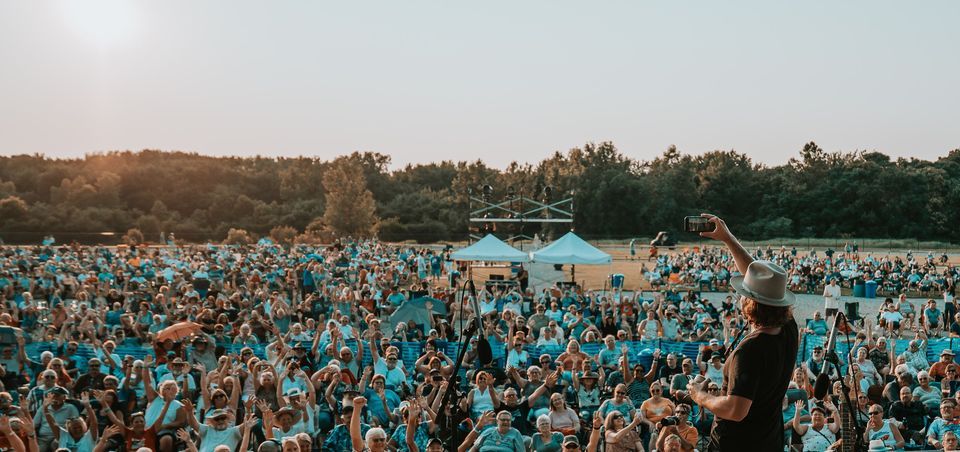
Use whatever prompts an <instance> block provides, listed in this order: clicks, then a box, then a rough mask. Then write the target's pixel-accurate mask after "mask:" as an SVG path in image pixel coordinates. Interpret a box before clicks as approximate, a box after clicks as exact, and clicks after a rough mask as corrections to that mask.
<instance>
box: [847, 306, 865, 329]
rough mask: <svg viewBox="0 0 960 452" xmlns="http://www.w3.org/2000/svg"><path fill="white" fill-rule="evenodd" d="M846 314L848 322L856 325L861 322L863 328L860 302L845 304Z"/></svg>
mask: <svg viewBox="0 0 960 452" xmlns="http://www.w3.org/2000/svg"><path fill="white" fill-rule="evenodd" d="M843 307H844V313H845V314H846V316H847V322H850V323H854V322H860V327H861V328H862V327H863V320H864V318H863V317H860V302H859V301H848V302H845V303H844V304H843Z"/></svg>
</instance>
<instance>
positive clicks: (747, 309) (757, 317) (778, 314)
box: [741, 297, 793, 328]
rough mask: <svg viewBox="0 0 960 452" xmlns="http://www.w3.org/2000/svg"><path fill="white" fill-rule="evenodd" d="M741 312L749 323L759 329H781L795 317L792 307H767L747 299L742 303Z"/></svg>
mask: <svg viewBox="0 0 960 452" xmlns="http://www.w3.org/2000/svg"><path fill="white" fill-rule="evenodd" d="M741 311H742V312H743V316H744V317H745V318H746V319H747V321H748V322H750V323H752V324H754V325H756V326H758V327H767V328H779V327H782V326H783V325H786V323H787V322H789V321H790V318H791V317H793V308H791V307H790V306H770V305H765V304H763V303H758V302H757V301H756V300H754V299H752V298H747V297H744V298H743V301H742V302H741Z"/></svg>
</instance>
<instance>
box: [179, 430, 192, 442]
mask: <svg viewBox="0 0 960 452" xmlns="http://www.w3.org/2000/svg"><path fill="white" fill-rule="evenodd" d="M177 438H179V439H180V441H183V442H184V443H189V442H191V441H190V434H189V433H187V431H186V430H184V429H182V428H181V429H177Z"/></svg>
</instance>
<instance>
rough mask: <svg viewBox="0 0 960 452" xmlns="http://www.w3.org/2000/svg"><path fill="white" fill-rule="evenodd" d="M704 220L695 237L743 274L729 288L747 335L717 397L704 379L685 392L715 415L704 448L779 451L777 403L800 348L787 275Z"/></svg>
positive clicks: (713, 218) (728, 361) (719, 226)
mask: <svg viewBox="0 0 960 452" xmlns="http://www.w3.org/2000/svg"><path fill="white" fill-rule="evenodd" d="M703 216H704V217H705V218H707V219H708V220H709V221H710V222H711V223H713V225H714V230H713V231H710V232H701V233H700V235H701V236H702V237H707V238H712V239H715V240H719V241H721V242H723V243H724V244H725V245H726V246H727V248H728V249H729V250H730V253H731V254H732V255H733V258H734V261H735V262H736V264H737V269H738V270H739V271H740V273H742V276H736V277H733V278H731V280H730V285H731V287H733V288H734V290H735V291H736V292H737V294H739V295H740V310H741V312H742V313H743V316H744V317H745V318H746V320H747V322H748V323H749V324H750V332H749V333H748V334H746V335H745V336H744V337H743V339H742V340H741V341H740V342H739V343H735V344H732V345H731V347H735V348H734V349H733V351H732V352H731V353H730V356H729V357H728V358H727V359H726V363H725V365H724V366H723V382H722V383H721V385H722V386H721V388H722V389H721V391H720V394H717V395H715V394H710V393H708V392H707V391H706V390H705V388H706V386H707V384H708V381H709V380H705V381H700V382H698V381H692V382H690V383H689V384H688V385H687V389H688V390H689V391H690V396H691V397H692V398H693V400H694V401H695V402H696V403H697V404H699V405H701V406H702V407H704V408H705V409H708V410H710V411H711V412H712V413H714V416H715V421H714V425H713V431H712V433H711V434H710V443H709V446H708V450H711V451H742V450H783V445H784V434H783V423H782V414H781V410H782V406H781V404H782V401H783V396H784V394H785V393H786V391H787V385H788V384H789V382H790V376H791V374H792V373H793V367H794V359H795V357H796V356H797V348H798V346H799V331H798V329H797V323H796V321H795V320H794V318H793V313H792V311H791V308H790V307H791V305H793V303H794V300H795V297H794V294H793V293H792V292H790V291H788V290H787V272H786V271H785V270H784V269H783V268H781V267H780V266H779V265H777V264H775V263H773V262H769V261H755V260H753V258H752V257H750V253H748V252H747V250H746V249H744V248H743V245H741V244H740V242H739V241H738V240H737V239H736V237H734V236H733V234H731V233H730V230H729V229H727V225H726V224H725V223H724V222H723V220H721V219H720V218H719V217H716V216H714V215H709V214H703ZM735 342H736V341H735Z"/></svg>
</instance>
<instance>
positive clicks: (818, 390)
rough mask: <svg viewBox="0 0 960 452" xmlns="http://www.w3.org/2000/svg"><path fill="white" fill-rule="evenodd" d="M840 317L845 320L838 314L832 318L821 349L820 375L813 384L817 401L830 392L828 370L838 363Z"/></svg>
mask: <svg viewBox="0 0 960 452" xmlns="http://www.w3.org/2000/svg"><path fill="white" fill-rule="evenodd" d="M840 317H843V318H844V319H846V316H844V315H843V314H841V313H839V312H838V313H837V315H835V316H834V317H833V327H832V328H830V335H829V336H827V344H826V346H825V347H824V348H823V364H822V365H821V367H820V374H818V375H817V380H816V382H815V383H814V384H813V397H814V398H815V399H817V400H823V399H824V397H826V396H827V394H828V393H829V392H830V373H829V369H830V366H831V364H832V365H836V364H837V363H839V357H838V356H837V353H836V346H837V326H839V325H840Z"/></svg>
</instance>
